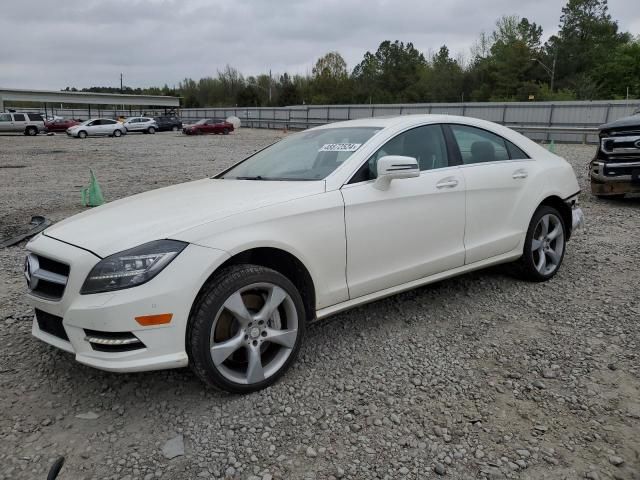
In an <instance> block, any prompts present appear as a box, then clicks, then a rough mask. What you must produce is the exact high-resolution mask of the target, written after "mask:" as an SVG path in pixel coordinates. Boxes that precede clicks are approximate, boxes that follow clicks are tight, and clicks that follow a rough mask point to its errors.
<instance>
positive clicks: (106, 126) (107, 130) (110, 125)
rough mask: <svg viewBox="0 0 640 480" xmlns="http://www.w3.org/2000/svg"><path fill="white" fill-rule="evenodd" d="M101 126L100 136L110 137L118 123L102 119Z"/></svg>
mask: <svg viewBox="0 0 640 480" xmlns="http://www.w3.org/2000/svg"><path fill="white" fill-rule="evenodd" d="M101 122H102V126H101V127H100V129H101V130H100V131H101V132H102V135H111V134H113V132H114V130H115V127H116V126H117V125H118V122H117V121H115V120H109V119H102V120H101Z"/></svg>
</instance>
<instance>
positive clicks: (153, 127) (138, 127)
mask: <svg viewBox="0 0 640 480" xmlns="http://www.w3.org/2000/svg"><path fill="white" fill-rule="evenodd" d="M123 125H124V128H126V129H127V132H142V133H151V134H154V133H156V132H157V131H158V124H157V122H156V121H155V120H154V119H153V118H148V117H131V118H127V119H126V120H125V122H124V123H123Z"/></svg>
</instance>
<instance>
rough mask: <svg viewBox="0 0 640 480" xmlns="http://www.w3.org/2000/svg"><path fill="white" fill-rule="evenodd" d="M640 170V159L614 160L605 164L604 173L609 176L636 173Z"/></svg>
mask: <svg viewBox="0 0 640 480" xmlns="http://www.w3.org/2000/svg"><path fill="white" fill-rule="evenodd" d="M638 172H640V161H635V162H628V163H624V162H612V163H605V164H604V174H605V175H606V176H607V177H618V176H628V175H636V174H637V173H638Z"/></svg>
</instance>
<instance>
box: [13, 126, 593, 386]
mask: <svg viewBox="0 0 640 480" xmlns="http://www.w3.org/2000/svg"><path fill="white" fill-rule="evenodd" d="M578 193H579V188H578V183H577V181H576V177H575V175H574V172H573V170H572V168H571V167H570V165H569V164H568V163H567V162H566V161H565V160H564V159H562V158H560V157H558V156H556V155H554V154H553V153H550V152H549V151H547V150H546V149H544V148H542V147H540V146H538V145H537V144H535V143H534V142H532V141H530V140H528V139H527V138H525V137H523V136H522V135H520V134H518V133H516V132H514V131H512V130H510V129H508V128H505V127H503V126H500V125H497V124H494V123H490V122H486V121H483V120H477V119H473V118H466V117H455V116H436V115H411V116H401V117H396V118H371V119H363V120H354V121H348V122H343V123H336V124H331V125H325V126H321V127H318V128H313V129H310V130H306V131H304V132H301V133H296V134H292V135H289V136H287V137H286V138H284V139H283V140H281V141H279V142H277V143H275V144H274V145H271V146H270V147H267V148H265V149H264V150H261V151H259V152H257V153H255V154H253V155H252V156H250V157H249V158H247V159H245V160H243V161H242V162H240V163H238V164H236V165H235V166H233V167H231V168H229V169H228V170H226V171H224V172H223V173H221V174H219V175H217V176H216V177H214V178H207V179H203V180H199V181H194V182H190V183H185V184H181V185H174V186H171V187H167V188H162V189H159V190H154V191H150V192H146V193H143V194H140V195H135V196H132V197H129V198H125V199H122V200H118V201H115V202H112V203H109V204H107V205H104V206H101V207H98V208H96V209H93V210H91V211H87V212H84V213H81V214H79V215H76V216H74V217H71V218H69V219H67V220H64V221H62V222H60V223H57V224H55V225H53V226H51V227H49V228H48V229H47V230H45V231H44V232H43V233H42V234H40V235H38V236H37V237H35V238H34V239H33V240H32V241H31V242H29V244H28V245H27V250H28V256H27V259H26V262H25V277H26V279H27V283H28V287H29V291H28V298H29V300H30V302H31V304H33V306H34V307H35V316H34V321H33V335H35V336H36V337H37V338H39V339H41V340H43V341H45V342H47V343H49V344H51V345H54V346H56V347H59V348H61V349H63V350H66V351H68V352H71V353H73V354H74V355H75V358H76V360H77V361H79V362H81V363H83V364H87V365H91V366H93V367H96V368H100V369H104V370H110V371H118V372H134V371H142V370H153V369H163V368H175V367H184V366H186V365H190V366H191V367H192V368H193V370H194V371H195V372H196V374H197V375H198V376H199V377H200V378H201V379H202V380H203V381H204V382H206V383H207V384H209V385H212V386H215V387H218V388H222V389H225V390H228V391H231V392H250V391H254V390H258V389H261V388H264V387H266V386H268V385H270V384H272V383H273V382H275V381H276V380H277V379H278V378H279V377H280V376H281V375H282V374H283V373H284V372H285V371H286V370H287V368H288V367H289V366H290V365H291V363H292V362H293V361H294V359H295V357H296V355H297V354H298V351H299V349H300V346H301V344H302V341H303V338H304V333H305V328H306V325H307V324H308V323H309V322H311V321H313V320H315V319H320V318H323V317H327V316H329V315H332V314H335V313H337V312H340V311H342V310H345V309H348V308H351V307H355V306H357V305H361V304H364V303H366V302H371V301H374V300H377V299H380V298H383V297H387V296H389V295H393V294H396V293H398V292H402V291H405V290H408V289H412V288H415V287H418V286H421V285H425V284H428V283H431V282H436V281H438V280H442V279H444V278H447V277H452V276H454V275H459V274H462V273H465V272H469V271H471V270H477V269H480V268H484V267H487V266H489V265H495V264H499V263H506V262H514V263H515V265H516V266H517V271H518V272H519V273H520V274H521V276H522V277H523V278H524V279H527V280H530V281H545V280H549V279H550V278H552V277H553V276H554V275H555V274H556V273H557V272H558V270H559V268H560V266H561V264H562V260H563V257H564V254H565V251H566V245H567V241H568V240H569V238H570V237H571V235H572V233H573V232H574V230H575V229H576V228H578V227H579V226H580V225H581V224H582V221H583V220H582V219H583V216H582V211H581V210H580V209H579V208H578V206H577V196H578Z"/></svg>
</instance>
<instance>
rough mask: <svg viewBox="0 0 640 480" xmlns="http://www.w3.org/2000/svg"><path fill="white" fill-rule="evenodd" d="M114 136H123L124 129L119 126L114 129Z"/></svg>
mask: <svg viewBox="0 0 640 480" xmlns="http://www.w3.org/2000/svg"><path fill="white" fill-rule="evenodd" d="M113 136H114V137H121V136H122V131H121V130H120V129H119V128H118V129H116V130H114V131H113Z"/></svg>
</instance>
